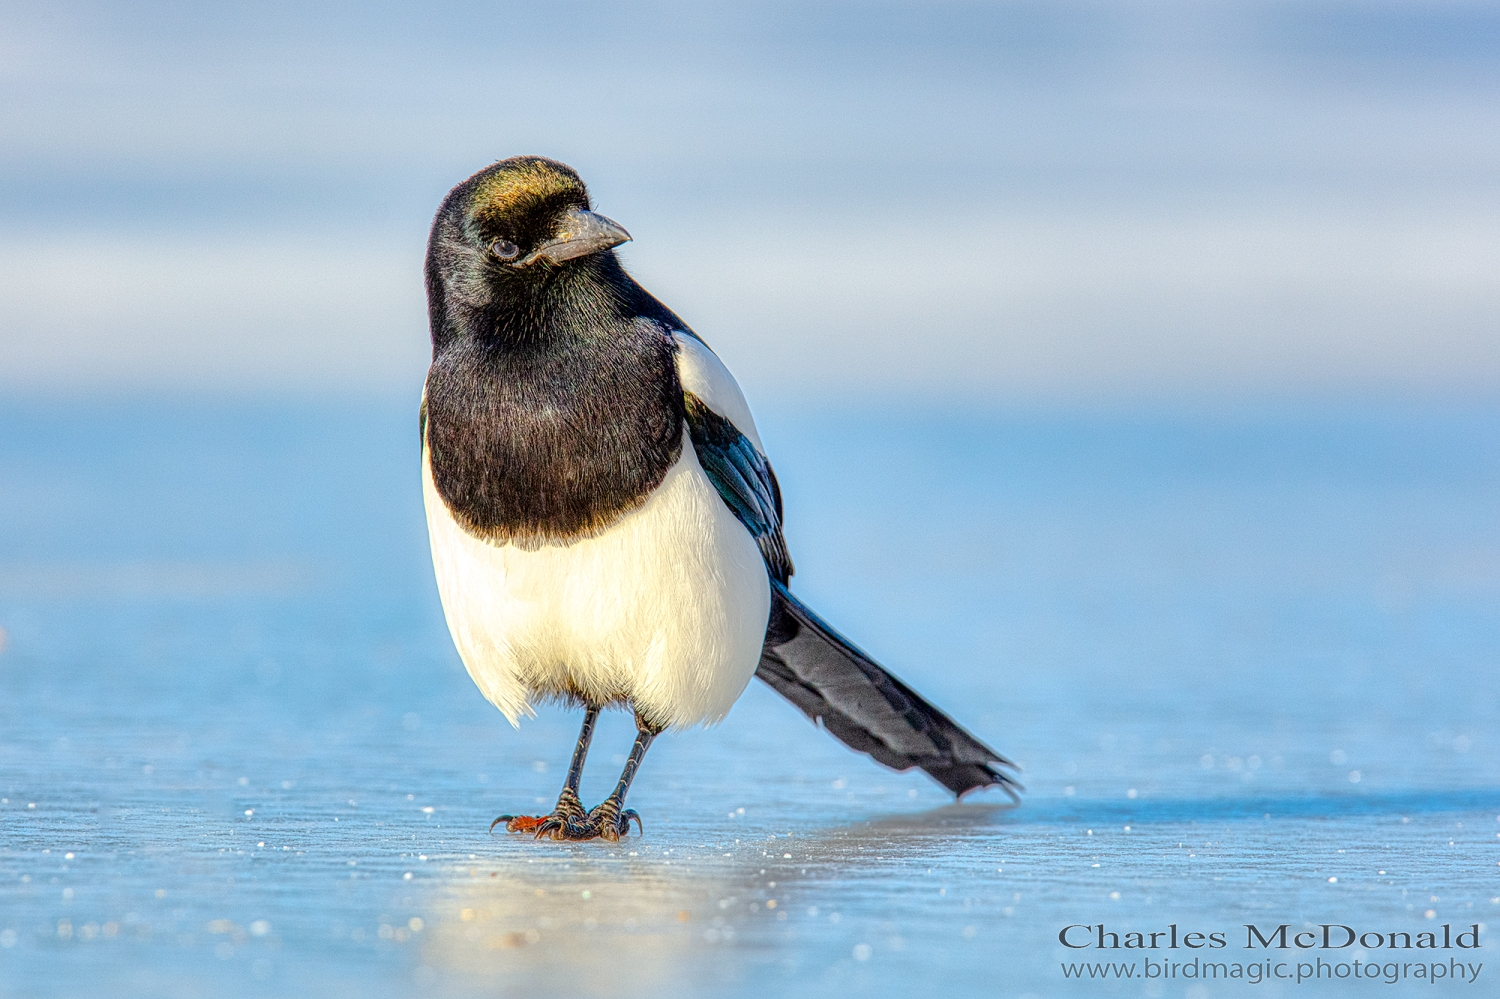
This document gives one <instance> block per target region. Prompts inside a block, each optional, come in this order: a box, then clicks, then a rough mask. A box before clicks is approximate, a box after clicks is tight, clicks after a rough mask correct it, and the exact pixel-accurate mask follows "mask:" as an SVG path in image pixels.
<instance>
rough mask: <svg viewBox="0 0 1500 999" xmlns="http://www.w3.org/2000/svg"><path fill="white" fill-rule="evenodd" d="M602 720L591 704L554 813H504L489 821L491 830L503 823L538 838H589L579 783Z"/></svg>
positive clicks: (590, 835) (585, 714) (508, 827)
mask: <svg viewBox="0 0 1500 999" xmlns="http://www.w3.org/2000/svg"><path fill="white" fill-rule="evenodd" d="M598 720H599V709H598V708H596V707H592V706H590V707H589V708H588V709H587V710H586V711H585V712H584V715H583V729H582V730H581V731H579V733H578V745H576V746H574V747H573V762H572V763H571V764H569V765H568V779H567V780H566V781H564V782H563V789H562V793H561V794H559V795H558V796H557V807H556V808H554V809H553V810H552V814H551V815H502V816H500V817H499V818H498V819H496V820H495V821H494V822H491V823H490V830H491V831H494V828H495V826H497V825H499V824H500V823H501V822H504V823H505V829H506V831H507V832H529V833H535V834H536V837H537V839H542V838H543V837H550V838H551V839H589V838H591V837H592V835H593V833H592V831H590V830H589V828H588V826H589V822H588V818H589V817H588V815H587V814H586V813H585V812H584V810H583V802H581V801H579V800H578V783H579V781H580V780H582V778H583V761H584V760H585V759H587V758H588V755H589V743H590V742H592V741H593V740H594V724H595V723H596V722H597V721H598Z"/></svg>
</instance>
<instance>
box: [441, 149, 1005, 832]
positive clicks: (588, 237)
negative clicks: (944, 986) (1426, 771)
mask: <svg viewBox="0 0 1500 999" xmlns="http://www.w3.org/2000/svg"><path fill="white" fill-rule="evenodd" d="M629 239H630V234H629V233H628V232H626V231H625V229H623V228H622V227H621V226H620V225H619V224H617V223H616V222H614V221H612V220H610V219H608V218H606V217H605V216H603V215H601V214H599V213H597V212H595V211H594V210H593V205H592V202H591V200H590V198H589V194H588V191H587V189H586V188H585V187H584V184H583V181H582V180H581V179H580V178H579V176H578V174H577V173H576V172H575V171H574V170H573V169H572V168H571V167H568V166H566V165H565V164H562V163H559V162H556V161H554V160H550V159H545V158H543V157H538V156H517V157H513V158H511V159H506V160H501V161H500V162H498V163H495V164H492V165H491V166H489V167H486V168H485V169H483V170H481V171H479V172H478V173H476V174H474V176H472V177H470V178H469V179H468V180H465V181H464V182H463V183H461V184H459V185H458V186H457V187H455V188H453V190H452V191H451V192H449V194H448V196H447V197H446V198H445V199H444V200H443V202H442V205H441V206H440V207H439V208H438V211H437V216H436V218H435V219H434V221H433V225H432V232H431V236H430V238H429V240H428V245H427V257H426V265H425V276H426V285H427V302H428V320H429V324H430V327H431V332H432V366H431V368H430V369H429V371H428V374H427V380H426V385H425V387H424V390H423V395H422V406H421V435H422V486H423V489H422V494H423V499H424V502H425V506H426V512H427V526H428V533H429V537H430V540H431V545H432V561H433V567H434V570H435V572H436V576H437V584H438V591H439V594H440V596H441V598H442V604H443V612H444V615H445V617H446V619H447V623H448V628H449V631H450V633H451V634H452V637H453V642H454V644H455V645H456V646H457V648H458V652H459V655H460V657H461V658H462V660H463V662H464V666H465V667H466V668H467V670H468V672H469V676H470V677H472V678H473V680H474V682H475V684H476V685H477V686H478V687H479V689H480V691H481V692H482V693H483V694H484V696H485V697H486V698H487V699H489V701H490V702H491V703H493V704H494V705H495V706H496V707H497V708H499V709H500V711H501V713H503V714H504V715H505V717H506V718H507V719H509V721H510V722H511V724H512V725H517V726H519V724H520V719H521V717H522V716H523V715H530V714H531V713H532V709H533V706H534V705H535V704H537V703H540V702H546V701H557V702H563V703H566V704H569V705H574V706H578V707H581V708H583V711H584V718H583V729H582V731H581V732H580V733H579V736H578V744H577V747H576V748H575V749H574V751H573V758H572V764H571V765H570V766H569V768H568V775H567V779H566V782H565V783H564V786H563V789H562V793H561V794H560V795H559V797H558V801H557V807H556V808H555V809H553V811H552V812H551V813H550V814H548V815H535V816H531V815H502V816H500V817H499V818H497V819H496V820H495V822H494V823H492V824H491V825H490V829H491V831H493V830H494V828H495V826H496V825H498V824H499V823H501V822H504V823H505V824H506V828H507V829H508V830H509V831H511V832H529V833H532V834H534V835H535V836H536V837H537V838H539V839H541V838H548V839H559V840H582V839H593V838H603V839H606V840H611V841H613V840H618V839H619V838H620V837H621V836H622V835H625V834H627V833H628V832H629V828H630V822H631V820H634V821H635V823H636V825H637V827H638V828H639V827H641V821H640V817H639V816H638V815H637V814H636V812H635V811H634V810H633V809H627V808H625V807H624V802H625V795H626V792H627V791H628V790H629V789H630V784H631V781H632V779H633V778H634V776H635V773H636V771H637V769H638V768H639V767H640V765H641V760H642V758H643V757H644V756H645V754H646V750H647V749H648V748H649V747H650V745H651V743H652V740H653V739H655V738H656V736H657V735H658V734H660V733H661V732H662V731H664V730H665V729H668V728H679V729H680V728H686V727H688V726H692V725H696V724H712V723H714V722H717V721H719V720H721V719H722V718H724V716H725V715H726V714H727V713H728V712H729V709H730V707H731V706H732V705H733V704H734V702H735V701H736V700H737V699H738V698H739V696H740V694H741V693H742V692H743V691H744V690H745V687H746V685H747V684H749V682H750V678H751V676H758V677H760V678H761V680H763V681H765V682H766V683H768V684H770V686H771V687H772V688H773V689H775V690H776V691H777V692H778V693H780V694H782V695H783V696H784V697H786V698H787V699H788V700H790V701H791V702H792V703H793V704H794V705H796V706H797V707H798V708H800V709H801V710H802V711H803V713H805V714H806V715H807V716H808V717H809V718H810V719H812V720H813V722H814V724H821V725H822V726H823V728H825V729H826V730H827V731H828V732H830V733H832V734H833V735H834V736H835V737H836V738H838V739H840V740H841V741H842V742H844V743H845V744H846V745H848V746H850V747H851V748H853V749H855V750H858V751H859V752H862V753H867V754H869V755H870V756H871V757H873V758H874V759H875V760H876V761H878V762H880V763H882V764H884V765H886V766H888V767H892V768H894V769H896V770H909V769H911V768H912V767H920V768H921V769H922V770H924V771H925V772H926V773H927V774H928V775H929V776H931V777H932V778H933V779H935V780H936V781H937V782H938V783H940V784H942V785H943V786H944V787H946V788H948V790H950V791H951V792H953V793H954V794H955V795H957V796H960V797H961V796H962V795H963V794H965V793H966V792H968V791H972V790H975V789H976V788H982V787H987V786H991V785H994V786H998V787H999V788H1000V789H1001V790H1003V791H1005V792H1006V793H1007V794H1009V795H1010V796H1011V797H1012V799H1016V794H1015V789H1016V788H1017V787H1019V785H1018V784H1017V783H1016V782H1015V780H1014V779H1013V777H1012V776H1011V775H1009V774H1007V773H1006V772H1005V770H1004V769H1002V768H1010V769H1015V767H1014V764H1012V763H1011V762H1010V761H1009V760H1006V759H1005V758H1004V757H1003V756H1001V755H1000V754H999V753H996V752H995V751H994V750H993V749H991V748H989V747H988V746H986V745H985V744H984V743H982V742H980V741H979V740H978V739H976V738H975V737H974V736H972V735H970V734H969V733H968V732H966V731H965V730H964V729H962V728H961V727H959V726H958V725H957V724H956V723H955V722H953V720H952V719H950V718H949V717H948V716H947V715H945V714H943V712H941V711H939V710H938V709H937V708H935V707H933V706H932V705H931V704H929V703H928V702H927V701H925V700H923V699H922V697H921V696H920V695H918V694H917V693H916V692H915V691H913V690H912V689H911V688H910V687H908V686H906V685H905V684H904V683H902V682H901V681H900V680H898V679H897V678H896V677H895V676H893V675H891V673H889V672H888V671H886V670H885V669H884V668H883V667H881V666H880V665H879V664H878V663H876V662H875V661H874V660H873V659H871V658H870V657H869V656H867V655H866V654H865V653H864V652H862V651H860V650H859V649H858V648H856V647H855V646H854V645H853V644H852V643H850V642H849V641H848V640H847V639H845V638H844V637H843V636H842V635H840V634H839V633H838V632H836V631H835V630H834V629H833V628H832V627H830V626H829V625H828V624H827V623H826V622H824V621H823V619H822V618H820V617H819V616H818V615H817V614H815V613H813V612H812V611H811V610H810V609H808V607H807V606H806V605H805V604H804V603H802V601H801V600H799V599H798V598H797V597H796V596H794V595H793V594H792V592H791V591H790V589H788V584H789V581H790V579H791V576H792V560H791V557H790V555H789V554H788V553H787V546H786V539H785V538H784V537H783V536H782V502H781V490H780V487H779V485H778V484H777V482H776V475H775V473H774V472H772V470H771V465H770V463H769V462H768V461H767V460H766V450H765V447H764V445H763V444H762V443H761V439H760V435H759V434H758V433H757V432H756V428H755V421H754V420H753V419H752V418H751V416H750V407H749V406H748V405H747V404H746V402H745V397H744V395H743V393H741V391H740V388H739V386H738V384H737V383H736V382H735V380H734V377H733V376H732V375H730V373H729V371H728V369H727V368H726V367H725V366H724V364H723V362H721V361H720V360H719V358H718V356H717V355H716V354H715V353H714V352H713V351H712V350H711V349H710V348H709V346H708V345H707V344H706V343H705V342H704V341H703V339H702V338H701V337H699V336H698V334H696V333H694V332H693V331H692V330H691V329H690V328H688V326H687V324H686V323H684V322H683V321H682V320H681V319H679V318H678V317H677V316H676V314H674V313H673V312H672V311H671V310H670V309H668V308H667V307H666V306H665V305H663V304H662V303H661V302H659V301H657V300H656V299H655V298H654V297H653V296H652V295H651V294H650V293H648V292H647V291H646V290H645V289H644V288H642V287H641V286H640V285H639V284H637V283H636V281H635V280H634V279H633V278H631V277H630V275H629V274H627V273H626V272H625V270H624V268H623V267H622V266H621V265H620V261H619V260H618V259H617V257H616V255H615V252H614V247H616V246H619V245H620V244H621V243H624V242H626V241H627V240H629ZM611 706H618V707H622V708H628V709H630V710H632V711H633V712H634V714H635V724H636V730H637V734H636V739H635V745H634V746H633V748H632V749H631V752H630V755H629V757H628V759H627V761H626V763H625V768H624V772H623V773H622V774H621V776H620V780H619V783H618V785H617V786H616V787H615V790H614V792H613V793H612V794H610V795H609V797H608V798H606V799H605V800H604V801H603V802H602V803H601V804H599V805H598V806H596V807H594V808H593V809H590V810H585V809H584V807H583V804H582V802H581V801H580V799H579V796H578V788H579V778H580V775H581V773H582V770H583V765H584V759H585V757H586V756H587V754H588V750H589V743H590V741H591V740H592V738H593V733H594V726H595V723H596V721H597V720H598V717H599V712H600V710H601V709H603V708H605V707H611ZM1017 800H1018V799H1017Z"/></svg>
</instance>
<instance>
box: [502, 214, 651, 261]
mask: <svg viewBox="0 0 1500 999" xmlns="http://www.w3.org/2000/svg"><path fill="white" fill-rule="evenodd" d="M629 239H630V233H628V232H626V231H625V227H624V226H622V225H620V224H619V223H618V222H616V221H614V220H613V219H608V218H605V217H604V216H603V215H600V214H599V213H598V212H590V211H584V210H582V209H578V208H575V209H573V210H572V211H570V212H568V214H567V215H566V216H565V217H564V218H563V224H562V228H561V231H560V232H559V233H558V234H557V238H556V239H553V240H551V241H550V242H546V243H543V244H542V245H541V246H539V247H537V248H536V249H535V250H533V251H532V252H531V254H530V256H529V257H528V258H527V259H526V260H525V261H523V263H530V262H531V261H533V260H535V259H536V258H538V257H546V258H547V259H548V260H550V261H552V262H553V263H554V264H560V263H562V262H563V261H564V260H572V259H573V258H574V257H584V256H587V255H589V254H590V253H598V252H599V251H600V250H607V249H609V248H610V247H612V246H619V245H620V244H621V243H624V242H626V241H628V240H629Z"/></svg>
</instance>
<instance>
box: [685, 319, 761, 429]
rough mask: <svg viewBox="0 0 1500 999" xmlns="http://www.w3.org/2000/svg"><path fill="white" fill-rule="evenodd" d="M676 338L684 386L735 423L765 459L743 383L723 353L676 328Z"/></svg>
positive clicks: (712, 408)
mask: <svg viewBox="0 0 1500 999" xmlns="http://www.w3.org/2000/svg"><path fill="white" fill-rule="evenodd" d="M672 338H673V339H674V340H676V341H677V377H678V379H679V380H680V381H681V382H682V387H683V389H685V390H686V391H688V392H691V393H693V395H695V396H697V397H698V398H699V399H701V400H703V404H704V405H705V406H707V407H708V408H709V409H711V410H713V411H714V412H715V413H718V414H719V415H720V416H722V417H724V419H726V420H728V421H729V422H730V423H733V424H734V427H735V429H736V430H738V431H739V432H740V433H742V434H744V435H745V436H746V437H747V438H749V440H750V443H751V444H754V445H755V450H757V451H759V452H760V455H761V457H762V458H764V457H765V456H766V447H765V445H764V444H762V443H761V442H760V433H759V432H758V431H757V430H756V429H755V418H754V417H752V416H751V415H750V404H749V403H747V402H746V401H745V393H743V392H741V391H740V385H739V382H737V381H735V380H734V375H731V374H730V373H729V369H728V368H726V367H724V362H723V361H721V360H719V355H718V354H715V353H714V352H713V351H712V350H709V349H708V344H706V343H704V342H703V341H702V340H699V339H698V338H697V337H695V336H693V335H691V334H689V333H684V332H682V331H681V330H673V331H672Z"/></svg>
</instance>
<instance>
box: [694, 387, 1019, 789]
mask: <svg viewBox="0 0 1500 999" xmlns="http://www.w3.org/2000/svg"><path fill="white" fill-rule="evenodd" d="M683 398H684V401H685V403H686V408H687V419H688V432H689V433H690V434H691V436H692V439H693V449H694V450H695V451H696V452H697V455H698V463H699V464H700V465H702V466H703V470H704V472H706V473H707V474H708V477H709V479H710V480H711V481H712V482H713V484H714V486H715V487H716V488H717V489H718V490H719V495H720V496H722V497H723V498H724V502H725V503H726V504H727V505H728V506H729V509H730V510H732V511H733V512H734V515H735V516H736V517H737V518H738V519H739V521H740V523H741V524H744V525H745V528H746V530H748V531H749V532H750V534H751V535H752V536H753V537H754V538H755V541H756V543H757V544H758V545H759V546H760V551H761V555H762V556H764V558H765V560H766V569H767V572H768V573H769V574H770V576H771V619H770V622H769V625H768V627H767V630H766V642H765V647H764V648H763V649H762V650H761V657H760V666H759V667H758V668H757V669H756V671H755V675H756V676H758V677H760V678H761V679H762V680H764V681H765V682H766V683H768V684H770V686H771V687H772V689H774V690H775V691H776V692H777V693H779V694H781V695H782V696H783V697H785V698H786V699H787V700H789V701H791V702H792V703H793V704H795V705H796V706H797V707H798V708H800V709H802V712H803V713H804V714H806V715H807V716H808V718H810V719H812V721H813V723H814V724H819V723H821V724H822V726H823V727H824V728H825V729H827V730H828V731H829V732H830V733H832V734H833V735H834V736H835V737H836V738H838V739H839V740H840V741H841V742H843V743H844V745H846V746H848V747H850V748H851V749H854V750H857V751H859V752H861V753H868V754H869V755H870V756H871V757H873V758H874V759H875V760H876V761H877V762H879V763H883V764H884V765H886V766H888V767H891V768H892V769H894V770H910V769H911V768H912V767H921V768H922V770H924V771H925V772H926V773H927V774H928V776H930V777H932V779H933V780H935V781H937V782H938V783H939V784H942V785H943V786H944V787H946V788H947V789H948V790H950V791H952V792H953V793H954V794H956V795H958V796H960V797H962V796H963V795H964V794H965V793H967V792H969V791H973V790H975V789H976V788H981V787H989V786H992V785H993V786H998V787H999V788H1000V789H1001V790H1002V791H1004V792H1005V793H1006V794H1008V795H1010V796H1011V798H1013V799H1014V798H1016V789H1017V788H1019V787H1020V785H1019V784H1017V783H1016V782H1015V780H1014V779H1012V778H1011V777H1010V776H1009V775H1008V774H1005V773H1003V772H1001V771H1000V770H998V769H996V767H997V766H999V767H1010V768H1012V769H1014V768H1015V764H1013V763H1011V762H1010V761H1009V760H1007V759H1005V757H1003V756H1001V755H1000V754H999V753H997V752H995V751H994V750H993V749H991V748H989V747H988V746H986V745H985V744H984V743H982V742H980V741H979V740H978V739H976V738H974V736H972V735H970V734H969V733H968V732H966V731H965V730H964V729H963V728H961V727H959V725H958V724H957V723H955V722H954V721H953V719H951V718H949V717H948V716H947V715H945V714H943V712H941V711H939V710H938V709H937V708H935V707H933V706H932V705H931V704H929V703H927V701H925V700H924V699H923V698H922V697H921V695H919V694H917V693H916V691H914V690H912V689H911V688H910V687H908V686H907V685H906V684H904V683H902V682H901V681H900V680H899V679H897V678H896V677H895V676H893V675H892V674H891V673H890V672H889V671H887V670H886V669H885V668H884V667H883V666H881V665H880V664H879V663H877V662H875V660H873V659H871V658H870V657H869V656H867V655H865V654H864V653H863V652H861V651H860V650H859V649H858V648H856V647H855V646H854V644H853V643H851V642H850V641H849V640H848V639H846V638H844V637H843V636H842V635H840V634H839V633H838V632H836V631H834V630H833V629H832V628H831V627H829V626H828V625H827V624H826V623H825V622H824V621H823V619H822V618H820V617H818V616H817V615H816V614H814V613H813V612H812V611H811V610H810V609H809V608H808V607H807V606H806V605H805V604H803V603H802V602H801V601H800V600H798V599H797V598H796V597H794V596H792V594H791V591H790V590H788V589H787V581H788V580H789V579H790V578H791V575H792V560H791V557H790V556H789V555H788V554H787V549H786V538H785V537H783V536H782V533H781V517H782V514H781V488H780V487H779V486H778V485H777V483H776V474H775V473H774V472H772V471H771V466H770V464H769V463H768V462H767V461H766V459H765V457H764V456H762V455H761V453H760V452H759V451H757V450H756V448H755V446H754V445H753V444H751V443H750V441H749V440H748V439H747V438H746V437H745V435H744V434H742V433H740V431H739V429H738V428H736V427H735V425H734V424H733V423H731V422H730V421H729V420H727V419H725V418H724V417H722V416H720V415H719V414H718V413H715V412H714V411H713V410H711V409H709V408H708V406H707V405H705V404H704V403H703V401H702V400H700V399H699V398H698V397H697V396H695V395H693V394H692V393H691V392H684V393H683Z"/></svg>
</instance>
